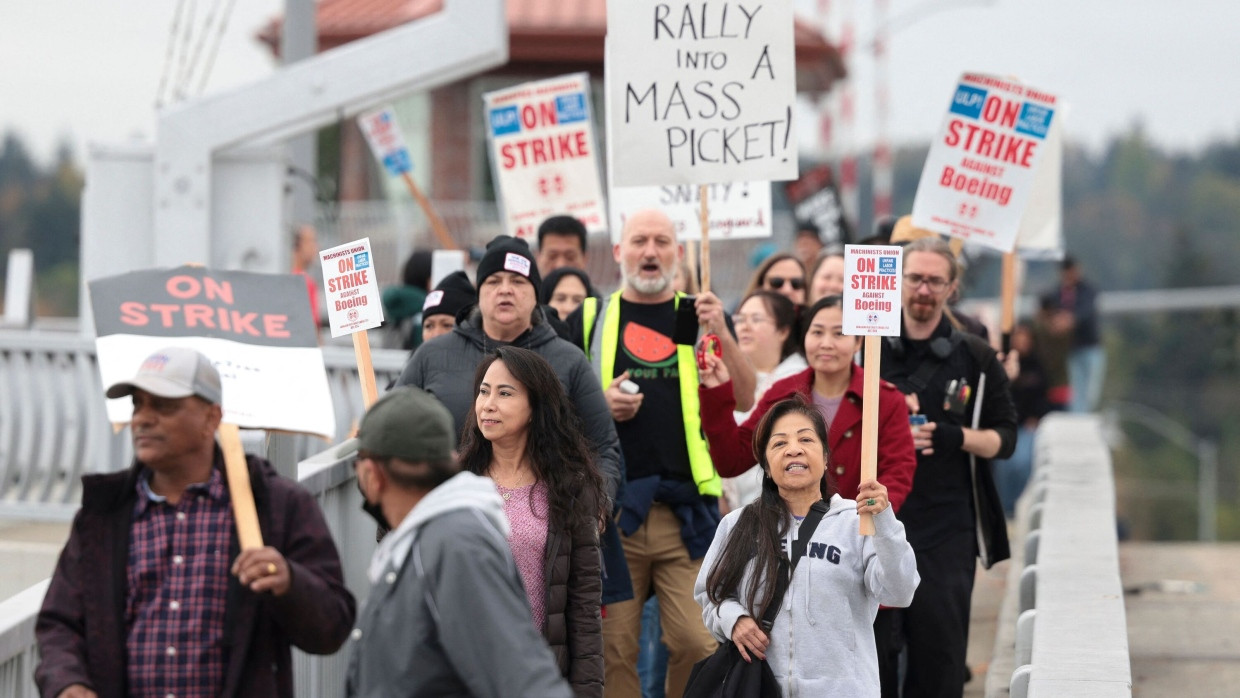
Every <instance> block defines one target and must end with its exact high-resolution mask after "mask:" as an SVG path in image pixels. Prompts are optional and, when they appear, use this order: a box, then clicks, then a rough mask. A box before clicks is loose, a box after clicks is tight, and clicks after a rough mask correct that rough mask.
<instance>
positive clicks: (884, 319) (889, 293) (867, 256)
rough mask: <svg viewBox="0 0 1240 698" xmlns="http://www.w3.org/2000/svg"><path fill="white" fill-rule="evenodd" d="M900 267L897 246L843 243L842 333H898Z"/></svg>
mask: <svg viewBox="0 0 1240 698" xmlns="http://www.w3.org/2000/svg"><path fill="white" fill-rule="evenodd" d="M903 268H904V249H903V248H901V247H894V246H891V245H845V246H844V334H850V335H872V336H877V337H898V336H900V310H901V298H900V282H901V281H902V280H903V276H902V273H901V270H902V269H903ZM867 341H868V340H867Z"/></svg>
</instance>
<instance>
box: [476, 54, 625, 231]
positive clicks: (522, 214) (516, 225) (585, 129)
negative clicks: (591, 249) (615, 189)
mask: <svg viewBox="0 0 1240 698" xmlns="http://www.w3.org/2000/svg"><path fill="white" fill-rule="evenodd" d="M482 99H483V101H484V102H485V104H486V114H487V143H488V144H489V145H490V151H491V172H492V175H493V177H494V180H495V189H496V191H498V192H499V194H500V200H501V205H502V207H503V221H504V229H505V230H506V231H507V233H508V234H509V235H512V236H515V237H521V238H531V237H535V236H536V234H537V232H538V225H539V224H540V223H542V222H543V221H544V220H546V219H547V218H550V217H551V216H555V215H560V214H567V215H571V216H575V217H576V218H578V219H579V220H580V221H581V222H582V223H583V224H585V226H586V230H588V231H590V232H601V231H603V230H605V229H606V227H607V216H606V214H605V213H604V205H603V188H602V185H601V184H600V182H599V169H598V168H599V163H598V160H597V158H596V156H595V153H596V150H595V144H594V119H593V117H592V116H591V109H590V76H589V75H588V74H586V73H579V74H576V75H566V76H563V77H558V78H552V79H550V80H541V81H538V82H528V83H525V84H523V85H517V86H516V87H512V88H509V89H506V90H498V91H496V92H488V93H487V94H485V95H483V96H482Z"/></svg>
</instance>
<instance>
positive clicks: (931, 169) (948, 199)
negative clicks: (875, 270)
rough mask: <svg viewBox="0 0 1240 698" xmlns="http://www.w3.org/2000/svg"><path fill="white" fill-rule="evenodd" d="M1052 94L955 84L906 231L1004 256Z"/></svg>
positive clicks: (1003, 85) (964, 81)
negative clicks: (936, 234) (924, 232)
mask: <svg viewBox="0 0 1240 698" xmlns="http://www.w3.org/2000/svg"><path fill="white" fill-rule="evenodd" d="M1057 108H1058V105H1057V100H1056V97H1055V95H1052V94H1048V93H1046V92H1042V91H1040V90H1036V89H1033V88H1031V87H1028V86H1025V85H1021V84H1019V83H1017V82H1014V81H1012V80H1004V79H1001V78H996V77H992V76H989V75H980V74H965V75H964V76H963V77H961V78H960V82H959V84H958V85H957V86H956V91H955V94H954V95H953V96H952V101H951V105H950V106H949V108H948V110H947V116H946V117H945V118H944V120H943V126H942V128H941V129H940V130H939V134H938V137H937V138H936V139H935V140H934V142H933V144H932V145H931V148H930V154H929V155H928V156H927V157H926V166H925V168H924V169H923V170H922V172H921V181H920V183H919V184H918V185H917V198H916V199H915V200H914V202H913V225H915V226H917V227H919V228H925V229H927V230H933V231H935V232H939V233H946V234H948V235H952V236H955V237H958V238H963V239H965V240H970V241H973V242H977V243H980V244H983V245H985V246H987V247H991V248H994V249H997V250H1000V251H1003V252H1009V251H1011V249H1012V246H1013V245H1014V244H1015V241H1016V232H1017V230H1018V229H1019V228H1020V221H1021V216H1022V215H1023V214H1024V211H1025V204H1026V202H1027V201H1028V199H1029V194H1030V191H1031V190H1032V189H1033V187H1034V181H1035V173H1036V172H1037V170H1038V167H1039V163H1040V162H1041V160H1042V152H1043V150H1044V149H1045V142H1046V138H1047V135H1048V134H1049V133H1050V130H1051V122H1052V120H1053V119H1054V116H1055V111H1056V109H1057Z"/></svg>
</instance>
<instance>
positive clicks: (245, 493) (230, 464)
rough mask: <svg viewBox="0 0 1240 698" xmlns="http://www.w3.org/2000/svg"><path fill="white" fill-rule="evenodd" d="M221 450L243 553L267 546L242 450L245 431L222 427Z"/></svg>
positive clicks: (220, 435) (228, 425) (232, 426)
mask: <svg viewBox="0 0 1240 698" xmlns="http://www.w3.org/2000/svg"><path fill="white" fill-rule="evenodd" d="M219 437H220V449H221V450H222V451H223V452H224V472H225V474H226V475H227V476H228V496H229V498H230V499H232V507H233V521H234V522H235V523H236V524H237V540H239V541H240V542H241V549H242V550H253V549H255V548H261V547H263V532H262V531H261V530H260V529H259V527H258V509H257V508H255V506H254V490H252V489H251V488H250V469H249V467H248V466H247V465H246V462H245V449H244V448H242V447H241V430H240V429H238V428H237V425H236V424H227V423H222V424H220V429H219Z"/></svg>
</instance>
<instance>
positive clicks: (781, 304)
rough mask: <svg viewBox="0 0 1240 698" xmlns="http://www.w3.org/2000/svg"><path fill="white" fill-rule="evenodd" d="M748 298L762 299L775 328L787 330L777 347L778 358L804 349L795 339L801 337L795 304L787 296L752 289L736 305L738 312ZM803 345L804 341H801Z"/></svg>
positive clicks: (786, 356)
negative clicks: (782, 340)
mask: <svg viewBox="0 0 1240 698" xmlns="http://www.w3.org/2000/svg"><path fill="white" fill-rule="evenodd" d="M750 298H757V299H758V300H760V301H762V306H763V307H764V308H765V309H766V312H767V314H768V315H770V316H771V320H772V321H774V322H775V330H776V331H779V330H788V336H787V337H784V343H783V344H782V345H781V346H780V347H779V360H780V361H783V360H784V359H786V358H788V357H789V356H791V355H793V354H794V353H797V352H801V351H804V348H803V346H798V345H797V340H799V339H800V338H801V333H800V329H799V328H798V327H797V306H796V304H794V303H793V302H792V301H790V300H788V297H787V296H784V295H781V294H779V293H776V292H775V291H762V290H759V291H754V292H753V293H751V294H749V295H748V296H745V297H744V298H743V299H741V302H740V305H738V306H736V309H737V311H738V312H739V311H740V309H741V308H743V307H744V306H745V303H747V302H749V299H750ZM801 344H802V345H804V342H802V343H801Z"/></svg>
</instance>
